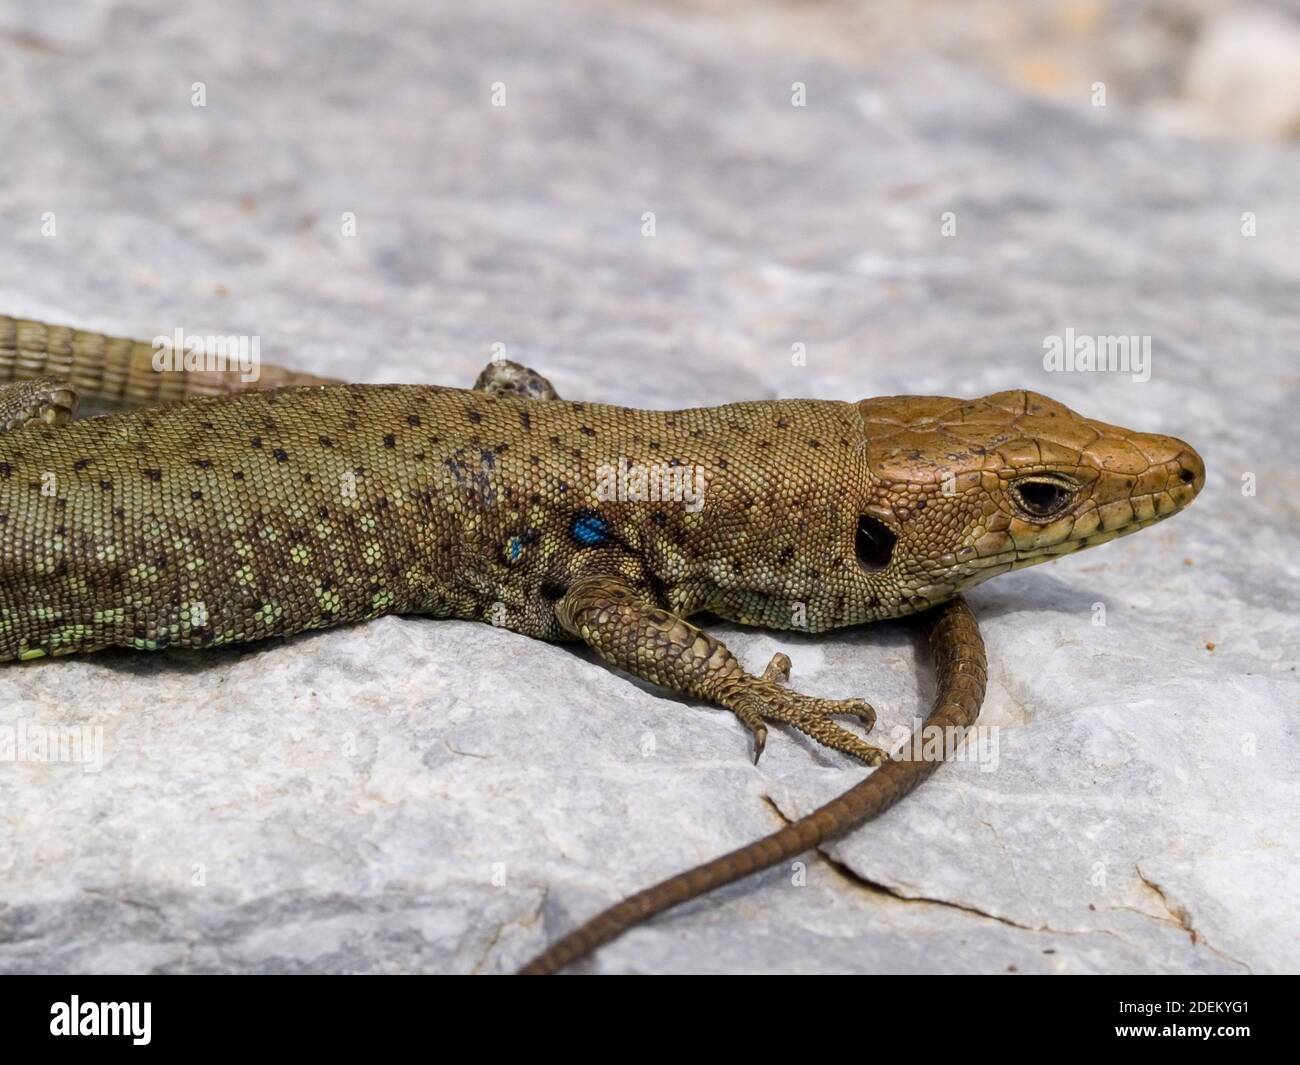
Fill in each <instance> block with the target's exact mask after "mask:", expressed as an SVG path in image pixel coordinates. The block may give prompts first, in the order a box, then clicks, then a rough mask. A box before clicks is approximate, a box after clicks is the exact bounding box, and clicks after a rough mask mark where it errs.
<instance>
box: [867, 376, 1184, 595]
mask: <svg viewBox="0 0 1300 1065" xmlns="http://www.w3.org/2000/svg"><path fill="white" fill-rule="evenodd" d="M857 409H858V412H859V414H860V415H861V416H862V418H863V421H864V422H865V426H864V428H865V433H866V439H867V441H868V443H867V445H866V448H867V464H868V467H869V469H870V474H871V477H870V481H871V483H870V486H869V488H868V491H867V497H866V504H865V505H864V506H863V507H862V514H861V515H860V517H859V519H858V527H857V530H856V536H855V549H856V554H857V557H858V563H859V565H860V566H861V567H862V569H863V571H864V575H865V576H866V577H868V578H869V579H870V578H871V577H872V576H873V575H874V576H875V579H876V581H877V582H878V585H877V586H878V587H880V588H882V589H886V590H888V591H889V592H890V593H891V595H890V598H891V599H899V600H902V601H903V602H906V603H908V604H910V606H911V607H912V609H921V608H922V607H924V606H927V605H929V604H930V603H936V602H941V601H943V600H945V599H948V598H950V597H951V596H953V595H954V594H956V593H958V592H961V591H962V590H964V589H966V588H970V587H972V586H973V585H976V584H979V583H980V582H981V581H984V580H987V579H988V578H989V577H992V576H994V575H995V574H998V573H1004V572H1006V571H1007V570H1010V569H1021V568H1023V567H1025V566H1032V565H1034V564H1035V563H1038V562H1045V561H1047V560H1048V559H1052V558H1056V557H1059V556H1060V555H1066V554H1070V553H1071V552H1074V551H1078V550H1080V549H1082V548H1085V547H1092V546H1094V545H1096V544H1103V543H1106V542H1108V541H1110V540H1114V539H1115V538H1116V537H1119V536H1126V535H1128V534H1129V533H1131V532H1136V531H1137V530H1138V529H1144V528H1146V527H1147V526H1148V525H1152V524H1154V523H1155V522H1157V521H1161V520H1163V519H1164V518H1167V517H1169V516H1170V515H1171V514H1176V513H1177V512H1178V511H1180V510H1182V509H1183V508H1184V507H1186V506H1187V505H1188V504H1189V503H1190V502H1191V501H1192V500H1193V499H1195V498H1196V495H1197V493H1198V492H1200V490H1201V487H1202V485H1204V483H1205V464H1204V463H1203V462H1202V461H1201V457H1200V456H1199V455H1198V454H1197V453H1196V451H1195V450H1194V449H1193V448H1192V447H1191V446H1190V445H1188V444H1186V443H1184V442H1183V441H1182V440H1178V439H1176V438H1174V437H1171V436H1158V435H1155V434H1150V433H1139V432H1134V431H1132V430H1130V429H1123V428H1120V427H1119V426H1115V425H1107V424H1106V423H1104V422H1098V421H1093V420H1092V419H1090V418H1084V417H1082V416H1081V415H1079V414H1076V413H1075V412H1074V411H1072V410H1070V409H1069V408H1068V407H1065V406H1063V405H1062V404H1060V403H1057V402H1056V401H1055V400H1052V399H1049V398H1048V397H1046V396H1042V395H1039V394H1037V393H1035V392H1023V391H1019V392H998V393H996V394H994V395H991V396H986V397H985V398H983V399H977V400H956V399H943V398H939V397H924V396H900V397H887V398H883V399H868V400H863V401H862V402H860V403H859V404H858V405H857Z"/></svg>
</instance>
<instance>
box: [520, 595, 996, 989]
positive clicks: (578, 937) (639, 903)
mask: <svg viewBox="0 0 1300 1065" xmlns="http://www.w3.org/2000/svg"><path fill="white" fill-rule="evenodd" d="M923 618H924V620H925V621H926V622H927V623H928V628H929V636H930V647H931V650H932V652H933V654H934V659H935V667H936V671H937V673H938V692H937V694H936V695H935V699H934V704H933V706H932V707H931V709H930V716H929V717H928V718H926V722H925V723H926V726H941V727H949V726H959V727H963V728H966V727H969V726H970V725H973V724H974V723H975V719H976V718H977V717H978V716H979V712H980V704H981V703H983V701H984V688H985V685H986V683H987V680H988V663H987V660H986V659H985V657H984V640H983V639H982V638H981V637H980V630H979V626H978V625H977V624H976V622H975V617H974V615H973V614H971V612H970V608H969V607H968V606H967V605H966V603H965V601H964V600H962V599H960V598H958V599H954V600H952V601H951V602H949V603H945V604H944V605H942V606H939V607H935V608H934V609H933V610H931V611H930V612H929V613H927V614H926V615H924V616H923ZM944 749H945V750H947V744H945V745H944ZM907 753H909V752H904V759H905V758H906V754H907ZM937 765H938V761H937V760H933V759H919V760H915V761H913V760H903V759H896V760H891V761H888V762H886V763H885V764H884V765H882V766H881V767H880V768H879V769H876V770H875V771H874V772H873V773H872V774H871V775H870V776H868V777H867V778H866V779H865V780H863V781H862V782H861V783H860V784H856V785H854V786H853V787H852V788H850V789H849V790H848V791H846V792H845V793H844V794H843V795H841V796H840V797H839V798H836V799H832V800H831V801H830V802H828V803H827V804H826V805H825V806H822V807H820V808H818V809H816V810H814V811H813V812H812V813H810V814H809V815H808V816H807V817H802V818H800V819H799V820H798V821H795V822H794V823H793V824H790V825H787V826H786V827H785V828H782V829H781V830H779V831H777V832H773V833H772V834H771V835H770V836H765V837H764V838H763V839H760V840H758V841H756V842H754V843H750V844H747V845H746V846H744V847H741V848H740V849H739V850H735V851H732V852H731V853H730V854H724V855H723V856H722V857H721V858H715V859H713V861H711V862H706V863H705V864H704V865H700V866H696V867H695V868H694V869H691V870H689V871H688V872H685V873H679V874H678V875H677V876H674V877H670V878H669V879H667V880H664V881H662V882H661V883H658V884H656V885H655V886H654V887H651V888H646V889H645V890H644V891H638V892H637V893H636V894H635V895H630V896H628V897H627V898H626V899H624V900H623V901H622V902H619V903H616V904H615V905H613V906H611V907H610V908H609V909H607V910H605V911H604V912H603V913H599V914H597V915H596V916H595V917H593V918H592V919H591V920H590V921H588V922H587V923H586V924H584V925H582V926H581V927H579V928H577V929H575V930H574V931H572V932H570V933H569V934H568V935H566V936H565V937H564V938H562V939H560V940H559V941H558V942H556V943H554V944H553V945H552V946H550V947H548V948H547V949H546V950H544V951H543V952H542V953H541V954H539V955H538V956H537V957H536V958H534V959H533V960H532V961H530V962H529V963H528V964H527V965H525V966H524V967H523V968H522V969H520V970H519V971H520V973H521V974H526V975H530V976H540V975H546V974H548V973H554V972H558V971H559V970H560V969H563V968H564V967H565V966H566V965H570V964H572V963H573V962H575V961H577V960H578V959H579V958H582V957H585V956H586V955H588V954H590V953H591V952H592V951H593V950H595V949H596V948H597V947H599V946H601V945H602V944H604V943H608V942H609V941H610V940H611V939H613V938H614V937H615V936H619V935H621V934H622V933H623V932H626V931H627V930H628V929H629V928H631V927H632V926H633V925H636V924H640V923H641V922H642V921H644V920H646V919H647V918H650V917H653V916H654V915H655V914H657V913H662V912H663V911H664V910H667V909H669V908H671V907H673V906H677V905H678V904H680V903H683V902H686V901H687V900H688V899H693V898H697V897H698V896H700V895H703V894H706V893H707V892H710V891H713V890H714V889H715V888H719V887H722V886H723V885H724V884H730V883H731V882H732V881H734V880H740V879H741V878H743V877H746V876H749V875H750V874H751V873H756V872H758V871H759V870H760V869H768V868H771V867H772V866H774V865H777V864H779V863H780V862H783V861H787V860H788V859H790V858H794V857H796V856H797V855H799V854H802V853H803V852H804V851H806V850H809V849H810V848H812V847H816V846H817V845H818V844H820V843H821V842H822V841H823V840H826V839H829V838H830V837H831V836H834V835H836V834H838V833H840V832H844V831H846V830H847V829H850V828H853V827H854V826H855V825H860V824H862V822H864V821H868V820H870V819H871V818H873V817H875V816H876V815H877V814H879V813H881V812H882V811H884V810H887V809H889V807H891V806H893V805H894V803H896V802H898V800H899V799H901V798H902V797H903V796H904V795H906V794H907V793H908V792H909V791H911V790H912V789H913V788H914V787H916V786H917V785H918V784H919V783H921V781H923V780H924V779H925V778H926V777H928V776H929V775H930V774H931V773H932V772H933V771H934V769H935V766H937Z"/></svg>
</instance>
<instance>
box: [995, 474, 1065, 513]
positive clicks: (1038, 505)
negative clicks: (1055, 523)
mask: <svg viewBox="0 0 1300 1065" xmlns="http://www.w3.org/2000/svg"><path fill="white" fill-rule="evenodd" d="M1074 493H1075V489H1074V487H1073V486H1072V485H1068V484H1066V483H1065V482H1064V481H1057V480H1052V479H1048V478H1034V479H1026V480H1023V481H1017V482H1016V483H1015V484H1013V485H1012V486H1011V497H1012V499H1013V500H1014V502H1015V503H1016V505H1017V507H1018V508H1019V509H1020V510H1022V511H1023V512H1024V514H1025V516H1027V517H1029V518H1031V519H1041V518H1053V517H1055V516H1056V515H1057V514H1060V513H1061V512H1062V511H1064V510H1065V509H1066V508H1067V507H1068V506H1069V505H1070V502H1071V501H1072V500H1073V499H1074Z"/></svg>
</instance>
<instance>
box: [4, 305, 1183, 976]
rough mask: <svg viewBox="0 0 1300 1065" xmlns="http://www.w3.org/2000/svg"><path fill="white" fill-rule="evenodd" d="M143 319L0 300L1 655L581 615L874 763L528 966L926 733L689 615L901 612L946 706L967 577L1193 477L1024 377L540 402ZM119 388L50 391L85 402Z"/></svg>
mask: <svg viewBox="0 0 1300 1065" xmlns="http://www.w3.org/2000/svg"><path fill="white" fill-rule="evenodd" d="M155 353H156V352H155V348H154V346H153V345H151V344H149V343H147V342H143V341H131V340H126V339H121V338H113V337H105V336H103V335H100V334H98V333H93V332H86V331H81V330H74V329H70V328H67V327H62V326H48V325H44V324H42V323H38V322H31V321H26V320H19V319H14V318H7V317H0V662H10V661H22V660H31V659H36V658H42V657H45V656H53V655H65V654H72V653H80V652H90V651H95V650H99V649H102V648H105V647H110V646H117V647H129V648H136V649H140V650H160V649H163V648H167V647H177V648H204V647H211V646H217V645H222V644H229V643H237V642H246V641H252V640H258V639H264V638H269V637H275V636H282V635H288V634H291V633H297V632H301V631H305V630H309V629H317V628H323V627H327V626H332V625H337V624H342V623H349V622H359V621H363V620H366V619H369V618H373V617H376V616H378V615H381V614H389V613H398V614H423V615H430V616H435V617H454V618H468V619H477V620H486V621H490V622H491V623H493V624H495V625H498V626H502V627H505V628H507V629H510V630H512V631H514V632H517V633H521V634H523V635H526V636H530V637H534V638H537V639H542V640H551V641H578V642H582V643H585V644H586V645H588V646H589V647H591V648H593V649H594V651H595V652H596V653H597V654H598V655H599V656H600V657H602V658H603V659H605V660H606V661H608V662H609V663H611V664H612V665H614V666H616V667H618V668H621V669H622V670H625V671H626V672H628V673H630V674H632V675H634V676H636V677H639V678H642V679H644V680H647V681H650V682H653V683H655V684H658V685H661V686H664V687H667V688H669V689H672V690H674V691H676V692H678V693H681V694H684V695H687V696H690V697H693V698H695V699H697V700H701V701H704V702H707V703H711V704H714V705H717V706H720V707H723V708H725V709H727V710H730V711H731V712H732V713H733V714H734V715H735V716H736V717H737V719H738V720H739V721H740V723H741V724H742V725H743V726H744V727H745V728H746V729H747V730H748V732H749V734H750V736H751V743H752V750H753V756H754V758H755V760H757V758H758V757H759V756H760V755H761V753H762V751H763V748H764V745H765V743H766V739H767V725H768V724H769V723H780V724H784V725H786V726H788V727H791V728H793V729H795V730H797V731H799V732H802V733H804V734H806V735H807V736H808V737H810V738H811V739H812V740H814V741H816V742H817V743H819V744H822V745H824V746H826V747H829V748H831V749H834V750H837V751H840V752H843V753H845V754H847V755H849V756H851V757H853V758H856V759H858V760H859V761H861V762H863V763H865V764H867V765H868V766H872V767H875V768H874V771H873V772H872V773H871V774H870V775H869V776H867V777H866V778H865V779H864V780H863V781H862V782H860V783H859V784H857V785H855V786H854V787H853V788H852V789H850V790H849V791H848V792H847V793H845V794H844V795H842V796H841V797H840V798H838V799H836V800H833V801H832V802H831V803H829V804H827V805H826V806H824V807H822V808H820V809H819V810H817V811H814V813H812V814H810V815H809V816H807V817H805V818H802V819H800V820H799V821H796V822H794V823H793V824H791V825H788V826H786V827H785V828H783V829H781V830H780V831H779V832H777V833H774V834H773V835H771V836H769V837H767V838H765V839H763V840H759V841H758V842H756V843H753V844H750V845H749V846H747V847H745V848H742V849H741V850H739V851H736V852H733V853H732V854H729V855H726V856H724V857H723V858H719V859H716V860H715V861H713V862H711V863H707V864H706V865H703V866H700V867H698V868H697V869H695V870H691V871H689V872H687V873H684V874H682V875H680V876H678V877H674V878H671V879H669V880H667V881H664V882H663V883H661V884H659V885H656V886H655V887H653V888H651V889H649V890H647V891H643V892H640V893H638V894H637V895H634V896H632V897H630V898H629V899H627V900H624V901H623V902H622V903H619V904H617V905H615V906H613V907H611V908H610V909H609V910H606V911H605V912H603V913H601V914H599V915H598V916H597V917H596V918H594V919H593V920H591V921H589V922H588V923H587V924H586V925H583V926H582V927H580V928H579V929H577V930H576V931H575V932H572V933H570V934H569V935H568V936H566V937H564V938H562V939H561V940H560V941H558V942H557V943H556V944H555V945H554V946H553V947H552V948H551V949H550V950H548V951H546V952H544V953H543V954H542V955H540V956H539V957H538V958H536V959H534V960H533V961H532V962H531V963H529V964H528V965H527V966H525V967H524V969H523V970H522V971H524V972H530V973H537V972H551V971H555V970H557V969H559V968H562V967H564V966H565V965H568V964H570V963H572V962H573V961H575V960H577V959H578V958H580V957H582V956H583V955H584V954H586V953H588V952H590V951H591V950H593V949H595V948H596V947H597V946H599V945H600V944H602V943H604V942H607V941H608V940H609V939H611V938H613V937H614V936H615V935H618V934H619V933H621V932H622V931H623V930H625V929H626V928H628V927H630V926H631V925H633V924H635V923H637V922H639V921H641V920H644V919H646V918H647V917H649V916H651V915H653V914H654V913H657V912H660V911H661V910H663V909H666V908H668V907H669V906H672V905H676V904H678V903H680V902H683V901H686V900H687V899H688V898H693V897H695V896H697V895H699V894H701V893H703V892H705V891H707V890H710V889H711V888H713V887H716V886H719V885H720V884H723V883H727V882H729V881H731V880H735V879H738V878H739V877H741V876H745V875H748V874H750V873H752V872H756V871H757V870H759V869H762V868H766V867H770V866H771V865H772V864H775V863H776V862H779V861H783V860H785V859H786V858H787V857H789V856H791V855H794V854H797V853H800V852H801V851H803V850H806V849H809V848H811V847H812V846H815V845H817V844H818V843H819V842H820V841H821V840H822V839H825V838H827V837H828V836H829V835H832V834H834V833H838V832H843V831H845V830H846V829H848V828H849V827H852V826H853V825H856V824H859V823H861V822H862V821H863V820H866V819H867V818H869V817H872V816H874V815H875V814H877V813H879V812H881V811H882V810H884V809H885V808H887V807H888V806H890V805H892V803H893V802H895V801H897V800H898V799H899V798H901V797H902V796H903V795H904V794H906V793H907V792H908V791H910V789H911V788H912V787H915V786H916V784H917V783H919V782H920V780H921V779H923V778H924V777H925V776H926V775H927V774H928V773H929V772H930V771H931V770H932V769H933V767H934V762H933V761H928V762H927V761H924V760H919V759H918V760H907V759H906V758H905V757H891V756H890V754H889V752H887V751H885V750H883V749H882V748H879V747H876V746H873V745H871V744H869V743H867V742H866V740H864V739H863V738H862V735H860V734H859V732H858V731H855V730H853V729H851V728H849V727H846V725H845V724H843V723H841V722H842V721H843V720H844V719H848V720H851V721H856V722H857V723H858V724H859V726H860V727H861V729H862V730H863V731H864V732H869V731H870V729H871V726H872V725H873V724H874V721H875V716H876V714H875V710H874V708H873V707H872V706H871V705H870V703H868V702H866V701H865V700H862V699H858V698H846V699H830V698H822V697H815V696H810V695H805V694H803V693H800V692H797V691H795V690H793V689H791V688H789V687H787V686H786V681H787V680H788V676H789V672H790V668H791V664H790V661H789V659H788V657H786V656H785V655H784V654H779V653H778V654H777V655H775V656H774V657H773V658H772V661H771V662H770V663H769V664H768V666H767V668H766V669H765V670H764V671H763V673H761V674H751V673H749V672H747V671H746V670H745V668H744V667H743V666H742V665H741V663H740V662H739V661H738V660H737V659H736V657H735V656H734V655H733V654H732V653H731V652H730V651H729V650H728V649H727V647H726V646H725V645H724V644H723V643H722V642H721V641H720V640H718V639H716V638H715V637H713V636H711V635H709V634H708V633H707V632H705V631H704V630H703V629H701V628H699V627H697V626H696V625H695V624H693V623H692V621H691V620H690V618H691V617H692V616H693V615H696V614H700V613H705V612H707V613H709V614H711V615H713V616H716V617H720V618H723V619H725V620H729V621H732V622H735V623H739V624H743V625H758V626H764V627H768V628H774V629H798V630H802V631H804V632H810V633H820V632H825V631H828V630H831V629H835V628H839V627H843V626H851V625H859V624H863V623H867V622H872V621H877V620H882V619H886V618H894V617H901V616H905V615H909V614H920V615H921V616H922V617H923V618H925V619H926V622H927V624H928V628H929V633H930V638H931V642H932V645H933V648H934V654H935V659H936V662H937V665H938V691H937V695H936V697H935V700H934V704H933V709H932V712H931V716H930V718H929V719H928V722H929V723H930V724H941V725H956V726H968V725H970V724H971V723H973V721H974V720H975V716H976V714H977V713H978V711H979V707H980V703H981V701H982V699H983V695H984V689H985V682H986V671H987V665H986V662H985V657H984V648H983V643H982V641H981V639H980V635H979V630H978V627H977V625H976V623H975V620H974V617H973V615H972V614H971V613H970V610H969V608H968V607H967V606H966V604H965V602H964V600H963V599H962V595H963V593H965V592H966V591H967V590H969V589H970V588H972V587H974V586H976V585H977V584H979V583H981V582H982V581H984V580H987V579H989V578H990V577H993V576H995V575H997V574H1000V573H1004V572H1007V571H1010V570H1018V569H1022V568H1024V567H1026V566H1030V565H1035V564H1038V563H1041V562H1044V561H1047V560H1049V559H1053V558H1057V557H1059V556H1061V555H1066V554H1071V553H1073V552H1075V551H1077V550H1081V549H1084V548H1087V547H1092V546H1096V545H1098V544H1102V543H1106V542H1108V541H1110V540H1113V539H1116V538H1118V537H1121V536H1125V535H1128V534H1130V533H1132V532H1135V531H1137V530H1139V529H1143V528H1146V527H1147V526H1149V525H1152V524H1154V523H1155V522H1158V521H1161V520H1163V519H1165V518H1167V517H1169V516H1171V515H1173V514H1175V513H1177V512H1179V511H1180V510H1182V509H1183V508H1185V507H1186V506H1187V505H1188V504H1189V503H1190V502H1191V501H1192V500H1193V499H1194V498H1195V496H1196V495H1197V494H1198V492H1199V491H1200V490H1201V488H1202V486H1203V485H1204V481H1205V466H1204V463H1203V461H1202V460H1201V457H1200V456H1199V455H1198V454H1197V453H1196V451H1195V450H1194V449H1193V448H1192V447H1191V445H1189V444H1187V443H1185V442H1184V441H1182V440H1180V439H1177V438H1174V437H1170V436H1164V435H1160V434H1151V433H1142V432H1138V431H1135V430H1129V429H1125V428H1122V427H1119V426H1114V425H1110V424H1107V423H1104V422H1100V421H1095V420H1092V419H1089V418H1086V417H1084V416H1082V415H1080V414H1077V413H1076V412H1074V411H1073V410H1071V409H1070V408H1068V407H1066V406H1065V405H1063V404H1061V403H1058V402H1056V401H1055V400H1052V399H1050V398H1048V397H1046V396H1043V395H1040V394H1038V393H1035V392H1031V391H1025V390H1011V391H1003V392H998V393H994V394H992V395H988V396H984V397H982V398H978V399H957V398H947V397H935V396H886V397H877V398H870V399H863V400H856V401H855V400H760V401H754V402H743V403H732V404H727V405H724V406H718V407H699V408H690V409H683V410H638V409H633V408H626V407H616V406H609V405H604V404H597V403H587V402H576V401H566V400H561V399H560V398H559V397H558V395H556V393H555V390H554V389H553V388H552V387H551V386H550V384H549V382H548V381H546V379H545V378H543V377H541V376H540V375H538V374H536V373H535V372H533V371H531V370H529V369H528V368H527V367H523V366H519V365H518V364H515V363H510V362H506V361H502V362H499V363H493V364H489V367H488V369H487V370H485V371H484V373H483V374H482V375H481V376H480V378H479V381H478V382H477V383H476V385H475V387H474V389H472V390H463V389H456V388H447V387H438V386H428V385H358V384H347V383H342V382H336V381H334V380H332V379H328V378H321V377H316V376H313V375H308V374H297V373H294V372H292V371H288V370H283V369H280V368H277V367H269V366H268V367H263V368H262V369H263V372H262V375H261V377H260V379H259V380H257V381H255V382H252V383H250V382H248V381H245V380H244V378H243V376H241V375H240V374H238V373H236V372H234V371H231V370H215V369H192V370H185V369H183V368H175V369H168V368H166V367H164V368H162V369H160V368H159V366H158V365H157V362H156V360H155ZM86 397H89V398H93V399H95V400H98V401H100V402H102V403H105V404H108V405H109V406H110V407H115V406H116V407H122V408H124V409H121V410H117V411H115V412H112V413H108V414H104V415H101V416H98V417H92V418H86V419H82V420H74V414H75V409H76V405H77V402H78V399H79V398H86Z"/></svg>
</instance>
